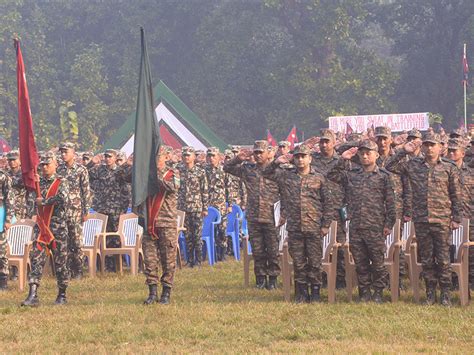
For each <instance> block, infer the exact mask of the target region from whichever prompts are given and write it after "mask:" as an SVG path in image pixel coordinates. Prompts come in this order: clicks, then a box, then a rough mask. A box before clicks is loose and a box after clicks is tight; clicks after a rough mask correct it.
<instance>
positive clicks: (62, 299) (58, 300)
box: [54, 287, 67, 306]
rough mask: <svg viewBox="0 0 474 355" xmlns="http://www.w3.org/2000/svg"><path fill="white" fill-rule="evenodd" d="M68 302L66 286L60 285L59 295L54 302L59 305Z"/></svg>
mask: <svg viewBox="0 0 474 355" xmlns="http://www.w3.org/2000/svg"><path fill="white" fill-rule="evenodd" d="M66 303H67V298H66V287H60V288H59V289H58V296H57V297H56V301H54V304H57V305H60V306H61V305H64V304H66Z"/></svg>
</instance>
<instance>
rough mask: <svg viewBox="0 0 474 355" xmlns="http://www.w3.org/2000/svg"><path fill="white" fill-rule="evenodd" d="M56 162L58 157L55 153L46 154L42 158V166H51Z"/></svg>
mask: <svg viewBox="0 0 474 355" xmlns="http://www.w3.org/2000/svg"><path fill="white" fill-rule="evenodd" d="M54 160H56V156H55V155H54V153H53V152H44V153H43V154H41V156H40V162H39V163H40V165H42V164H49V163H51V162H52V161H54Z"/></svg>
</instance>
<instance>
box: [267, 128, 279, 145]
mask: <svg viewBox="0 0 474 355" xmlns="http://www.w3.org/2000/svg"><path fill="white" fill-rule="evenodd" d="M267 142H268V145H270V146H272V147H276V146H277V142H276V140H275V138H273V136H272V134H271V133H270V130H269V129H267Z"/></svg>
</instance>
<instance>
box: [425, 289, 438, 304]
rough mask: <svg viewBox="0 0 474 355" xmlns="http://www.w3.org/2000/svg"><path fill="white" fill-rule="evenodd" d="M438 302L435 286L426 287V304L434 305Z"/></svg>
mask: <svg viewBox="0 0 474 355" xmlns="http://www.w3.org/2000/svg"><path fill="white" fill-rule="evenodd" d="M435 303H436V289H435V288H427V289H426V301H425V304H426V305H428V306H432V305H434V304H435Z"/></svg>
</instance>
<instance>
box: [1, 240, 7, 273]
mask: <svg viewBox="0 0 474 355" xmlns="http://www.w3.org/2000/svg"><path fill="white" fill-rule="evenodd" d="M7 276H8V258H7V234H6V233H5V232H1V233H0V277H7Z"/></svg>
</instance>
